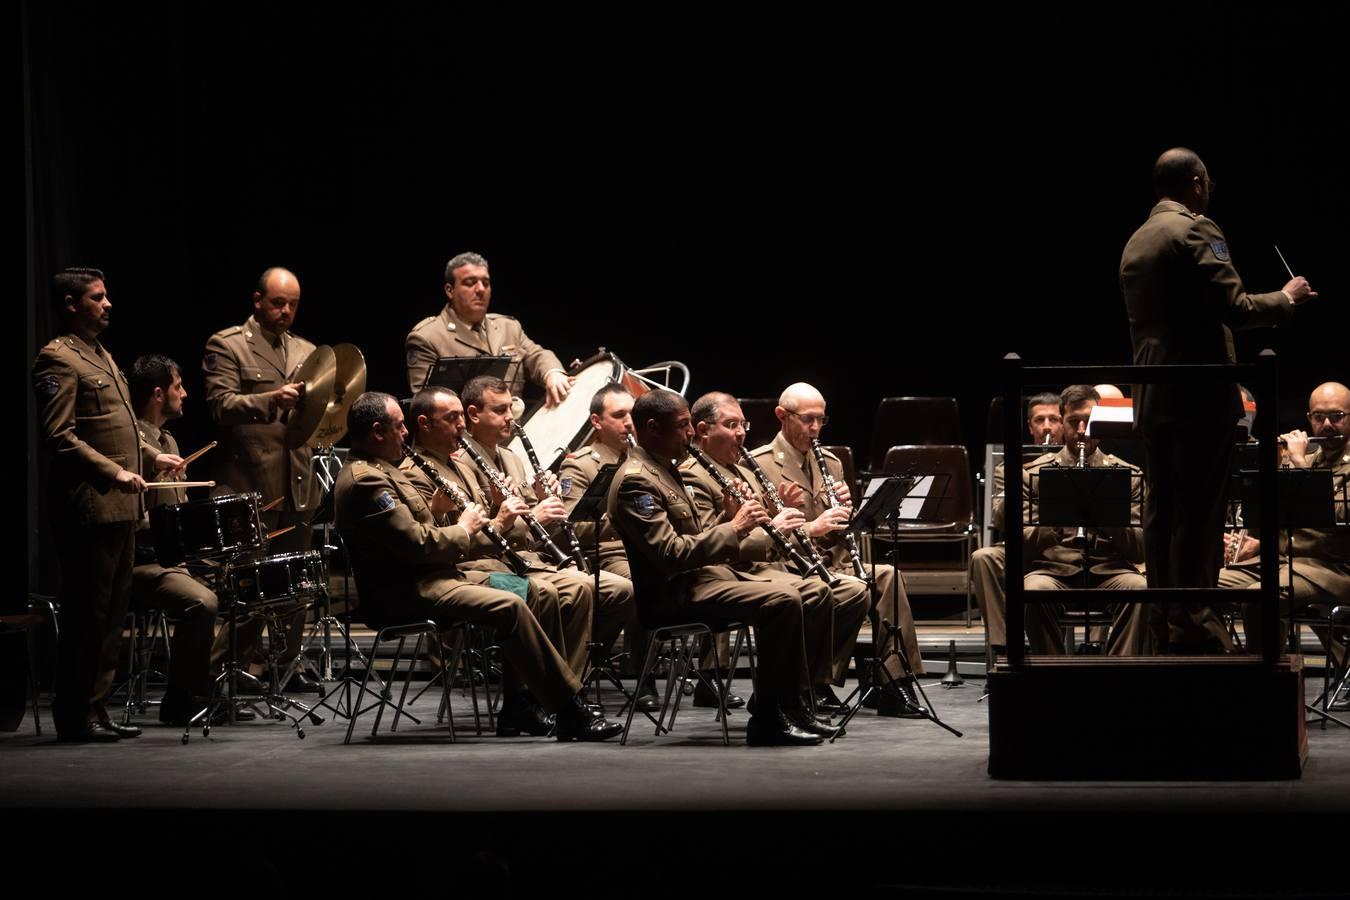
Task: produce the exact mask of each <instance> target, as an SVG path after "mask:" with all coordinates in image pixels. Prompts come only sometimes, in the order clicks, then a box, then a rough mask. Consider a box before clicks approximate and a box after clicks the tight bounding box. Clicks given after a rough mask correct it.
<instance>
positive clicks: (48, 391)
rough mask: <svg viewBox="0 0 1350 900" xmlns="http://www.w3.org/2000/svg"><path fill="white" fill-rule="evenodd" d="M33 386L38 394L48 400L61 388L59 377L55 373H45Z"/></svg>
mask: <svg viewBox="0 0 1350 900" xmlns="http://www.w3.org/2000/svg"><path fill="white" fill-rule="evenodd" d="M35 386H36V388H37V392H38V393H39V394H41V395H42V396H43V397H46V398H47V399H48V400H50V399H52V398H53V397H55V396H56V392H57V391H59V390H61V379H59V378H57V377H56V376H55V375H47V376H45V377H43V378H39V379H38V382H37V384H36V385H35Z"/></svg>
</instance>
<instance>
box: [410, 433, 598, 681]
mask: <svg viewBox="0 0 1350 900" xmlns="http://www.w3.org/2000/svg"><path fill="white" fill-rule="evenodd" d="M417 450H418V453H419V454H421V456H423V457H424V458H425V459H426V460H427V461H428V462H429V463H430V464H431V465H432V466H433V467H435V469H436V471H437V472H438V473H439V474H440V476H441V477H442V478H444V479H445V480H447V481H449V482H450V483H451V484H454V485H456V486H458V487H459V488H460V489H461V490H462V491H464V493H465V494H466V495H467V496H468V498H469V501H470V502H471V503H477V504H478V505H479V506H481V507H483V509H484V510H486V509H488V507H489V506H490V504H488V503H487V502H485V498H484V497H483V494H482V492H481V491H480V490H479V487H478V479H477V478H476V477H475V476H474V473H473V472H471V471H469V469H470V468H471V467H473V463H472V462H470V461H469V460H467V459H460V458H457V457H454V456H449V457H447V456H442V455H441V454H439V453H436V452H435V451H433V450H429V449H427V448H426V447H419V448H417ZM399 471H400V472H402V473H403V475H404V476H405V477H406V478H407V479H408V481H409V483H411V484H412V486H413V487H414V488H416V489H417V492H418V493H419V494H421V495H422V497H423V498H424V499H426V500H427V501H428V502H430V500H431V497H432V495H433V494H435V493H436V487H435V485H433V484H432V481H431V479H430V478H429V477H427V474H426V473H425V472H423V471H422V470H421V469H419V468H418V467H417V466H415V465H413V463H412V461H411V460H407V459H405V460H404V461H403V462H402V463H400V464H399ZM450 515H451V516H454V517H455V518H458V515H459V514H458V512H452V513H451V514H450ZM440 524H444V525H450V524H454V523H453V521H447V522H442V523H440ZM508 543H509V541H508ZM512 549H517V551H518V552H519V550H518V548H515V547H513V548H512ZM521 556H522V557H523V558H524V559H525V560H526V561H527V562H528V563H530V565H531V571H530V572H529V573H528V574H527V576H526V580H527V581H529V583H530V591H529V597H528V598H527V601H526V602H527V603H528V604H529V607H530V610H531V612H533V613H534V616H535V618H536V619H538V620H539V624H540V625H541V626H542V627H543V629H544V632H545V634H547V635H548V639H549V643H551V644H553V646H554V647H555V648H556V649H557V651H558V653H559V654H561V655H562V657H563V659H566V660H567V661H568V663H569V665H572V666H573V671H574V672H576V674H577V675H578V677H580V675H581V673H582V672H583V671H584V669H583V668H582V667H583V666H584V665H585V662H586V642H587V641H588V640H590V634H591V609H592V604H591V593H590V592H585V591H582V592H577V591H575V590H572V589H571V587H570V586H569V587H568V589H567V599H566V602H564V601H563V599H562V597H561V596H560V594H559V592H558V588H557V586H555V585H554V583H553V582H552V581H550V580H549V578H548V577H547V576H548V575H549V574H550V573H553V572H556V571H557V569H556V568H555V567H554V566H550V565H548V564H546V563H543V562H542V561H541V560H540V559H539V556H538V554H535V553H528V552H526V553H521ZM458 566H459V569H460V570H461V571H465V572H470V571H472V572H509V571H511V567H510V566H508V565H507V564H506V563H505V562H504V561H502V559H501V556H500V555H499V552H498V550H497V546H496V544H494V543H493V542H492V540H491V539H489V538H488V536H487V535H485V534H484V533H483V532H482V531H479V532H478V533H477V534H475V535H474V536H473V538H472V539H471V540H470V541H469V547H468V549H467V550H466V551H465V552H464V554H462V556H461V557H460V561H459V563H458Z"/></svg>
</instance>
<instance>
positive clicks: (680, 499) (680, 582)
mask: <svg viewBox="0 0 1350 900" xmlns="http://www.w3.org/2000/svg"><path fill="white" fill-rule="evenodd" d="M609 516H610V521H611V522H613V523H614V529H615V531H617V532H618V533H619V537H620V539H621V540H622V541H623V545H624V549H625V550H626V551H627V553H628V563H629V565H630V566H631V567H632V571H633V586H634V588H635V589H636V590H637V592H638V596H639V597H640V598H641V601H642V606H641V607H640V608H639V610H638V614H639V617H640V618H641V620H642V624H643V625H644V626H645V627H647V628H656V627H659V626H661V625H666V624H674V623H680V622H688V621H691V620H692V621H708V622H719V621H739V622H745V623H747V624H750V625H753V626H754V628H755V633H756V646H757V648H758V664H759V676H758V680H757V681H756V688H755V689H756V693H757V694H758V695H759V699H760V702H763V703H765V704H769V703H774V704H777V705H778V706H779V707H780V708H784V709H796V708H798V707H800V705H801V691H802V690H803V689H804V688H805V687H806V686H807V685H808V684H809V683H810V678H809V673H808V671H807V666H806V644H805V641H804V639H803V635H802V597H801V593H800V592H798V591H797V590H796V589H795V588H794V587H792V586H791V585H789V584H784V583H782V582H781V581H778V580H777V579H776V578H771V577H770V576H767V575H763V574H753V573H750V572H741V571H737V570H736V568H735V565H736V564H737V563H738V562H740V561H741V557H740V554H741V542H740V540H739V538H738V537H737V535H736V530H735V528H733V527H732V525H731V523H729V522H727V523H723V524H721V525H716V526H714V527H712V528H710V529H707V530H704V529H703V528H702V527H701V522H700V519H699V515H698V513H697V511H696V510H695V509H694V505H693V502H692V500H691V499H690V497H689V494H688V492H687V491H686V490H685V487H684V484H683V482H682V481H681V479H680V475H679V472H677V471H676V470H675V469H674V468H672V467H671V466H670V464H669V463H662V462H660V461H657V460H656V459H654V458H652V457H651V456H650V455H649V454H648V453H647V452H646V451H644V450H643V449H642V448H641V447H635V448H633V449H631V450H629V451H628V459H627V460H626V461H625V463H624V466H623V468H622V469H621V470H620V472H619V473H618V474H617V475H616V477H615V478H614V482H613V484H612V485H611V486H610V493H609Z"/></svg>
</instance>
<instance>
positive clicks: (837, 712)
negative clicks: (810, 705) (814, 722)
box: [813, 684, 850, 716]
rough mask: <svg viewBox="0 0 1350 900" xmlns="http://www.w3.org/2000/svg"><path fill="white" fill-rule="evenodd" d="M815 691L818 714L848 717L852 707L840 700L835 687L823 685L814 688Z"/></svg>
mask: <svg viewBox="0 0 1350 900" xmlns="http://www.w3.org/2000/svg"><path fill="white" fill-rule="evenodd" d="M813 690H814V691H815V692H816V712H818V713H824V714H825V715H827V716H844V715H848V711H849V708H850V707H849V706H848V704H847V703H845V702H844V701H842V700H840V699H839V697H838V696H837V695H836V694H835V692H834V688H833V687H831V686H830V685H828V684H822V685H818V686H817V687H815V688H813Z"/></svg>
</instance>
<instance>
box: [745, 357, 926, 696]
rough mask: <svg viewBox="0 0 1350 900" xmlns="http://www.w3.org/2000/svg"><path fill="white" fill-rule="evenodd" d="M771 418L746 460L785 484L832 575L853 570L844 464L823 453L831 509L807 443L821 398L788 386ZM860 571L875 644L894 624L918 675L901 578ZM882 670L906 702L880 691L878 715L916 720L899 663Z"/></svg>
mask: <svg viewBox="0 0 1350 900" xmlns="http://www.w3.org/2000/svg"><path fill="white" fill-rule="evenodd" d="M774 415H775V416H776V417H777V418H778V424H779V431H778V433H777V434H776V435H774V436H773V440H771V441H770V442H769V443H767V444H763V445H761V446H759V447H756V448H755V449H754V450H752V451H750V455H751V456H752V457H753V458H754V459H755V461H756V462H757V463H759V465H760V467H761V468H762V469H763V470H764V472H765V474H766V475H767V476H768V477H769V479H770V480H771V481H773V482H776V483H778V482H787V483H788V485H790V489H789V491H788V492H787V493H785V494H784V496H783V500H784V501H785V502H787V503H788V504H789V505H792V506H796V507H798V508H799V509H800V510H801V511H802V515H803V516H804V517H805V518H806V526H805V527H806V530H807V533H808V534H809V535H810V536H811V538H812V540H815V541H817V542H818V543H819V544H820V546H821V547H822V552H825V553H827V555H828V558H829V560H830V563H831V566H830V568H831V569H832V570H833V571H835V572H843V573H847V572H852V571H854V564H853V561H852V555H851V553H850V550H849V546H848V543H847V541H846V540H845V539H844V537H843V532H844V528H845V523H846V522H847V521H848V519H849V516H850V515H851V514H852V505H853V497H852V492H851V491H850V486H849V484H848V479H846V478H845V477H844V467H843V464H842V463H841V462H840V461H839V458H838V457H836V456H835V455H834V454H833V453H830V452H829V451H828V450H823V451H822V453H823V456H824V459H825V465H826V468H827V469H828V471H829V473H830V480H831V481H832V482H833V483H834V485H835V499H836V500H837V501H838V503H837V505H836V504H834V503H832V502H831V501H830V499H829V497H828V496H827V495H826V491H825V479H824V476H823V475H822V473H821V470H820V464H819V463H818V461H817V460H816V459H815V457H814V453H813V448H812V442H813V441H818V440H819V439H820V436H821V434H822V432H823V431H824V428H825V426H826V425H827V424H829V421H830V419H829V416H828V415H827V414H826V412H825V397H824V395H823V394H821V393H820V391H818V390H817V389H816V388H814V387H812V386H811V385H809V384H806V383H805V382H798V383H797V384H792V385H789V386H788V387H787V388H786V389H785V390H784V391H783V393H782V395H781V396H779V398H778V405H777V406H776V407H774ZM864 570H865V573H866V574H867V575H868V576H869V577H871V576H872V573H873V571H875V573H876V576H875V588H874V591H873V596H874V602H875V606H874V607H873V609H872V610H871V611H870V613H869V615H870V617H871V619H872V635H873V637H874V639H880V638H881V637H882V636H884V635H885V633H886V632H885V629H884V628H882V626H881V623H880V620H881V619H883V618H884V619H886V621H888V622H891V623H893V624H898V625H899V626H900V641H901V645H902V646H903V648H904V651H905V655H906V656H907V657H908V658H909V664H910V667H911V669H912V670H913V672H914V674H915V675H921V674H923V672H924V667H923V658H922V657H921V656H920V655H919V640H918V634H917V633H916V632H915V630H914V613H913V612H912V611H911V610H910V606H909V596H908V595H907V594H906V593H905V582H904V579H903V578H902V577H901V576H900V573H899V572H897V571H896V569H895V568H894V567H893V566H890V565H887V564H884V563H878V564H876V566H875V567H874V566H873V565H872V564H871V563H870V562H869V563H864ZM897 598H898V599H897ZM882 655H884V654H883V652H878V653H877V656H879V657H880V656H882ZM885 665H886V669H887V671H888V672H889V673H890V675H891V678H893V679H895V683H896V684H897V685H898V687H899V688H900V690H901V691H902V692H903V693H904V694H905V696H906V698H907V699H908V700H909V701H910V702H909V703H908V704H898V703H896V702H894V700H893V698H892V697H891V696H890V695H889V694H888V693H886V692H883V693H881V694H879V695H876V696H878V697H879V703H880V705H879V706H878V707H877V711H878V714H881V715H889V716H900V717H906V718H908V717H912V716H916V715H918V714H919V713H917V712H916V709H917V708H918V700H917V698H916V697H915V696H914V694H913V687H912V684H911V683H910V680H909V676H907V675H906V674H905V672H904V669H903V666H902V665H901V663H900V660H899V659H898V658H896V657H895V656H893V655H892V656H890V657H889V658H888V659H887V660H886V663H885ZM888 683H889V682H888Z"/></svg>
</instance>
